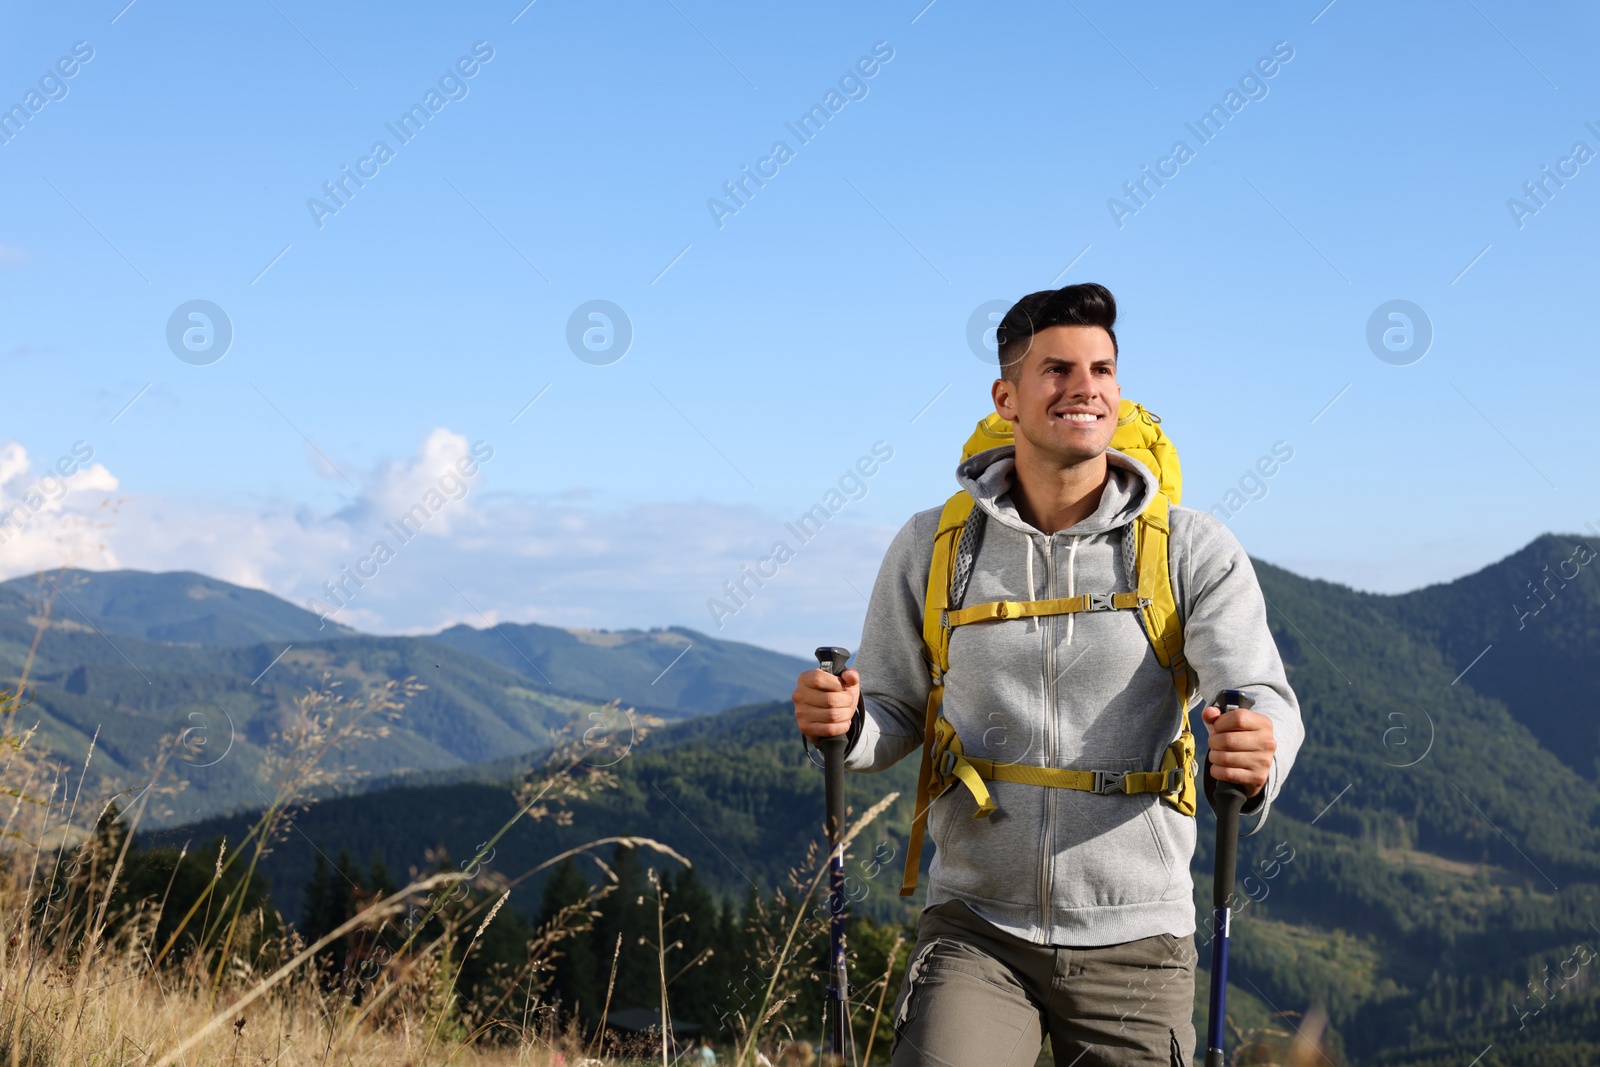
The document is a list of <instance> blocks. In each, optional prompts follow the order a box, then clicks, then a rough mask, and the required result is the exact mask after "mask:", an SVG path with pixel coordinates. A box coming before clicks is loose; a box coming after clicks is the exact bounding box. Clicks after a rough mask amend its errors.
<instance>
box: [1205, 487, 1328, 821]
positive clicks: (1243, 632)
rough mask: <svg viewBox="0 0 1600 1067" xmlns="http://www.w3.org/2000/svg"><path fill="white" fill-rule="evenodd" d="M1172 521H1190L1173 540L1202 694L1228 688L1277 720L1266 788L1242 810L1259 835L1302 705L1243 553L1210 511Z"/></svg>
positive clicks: (1298, 734)
mask: <svg viewBox="0 0 1600 1067" xmlns="http://www.w3.org/2000/svg"><path fill="white" fill-rule="evenodd" d="M1173 515H1174V518H1175V519H1176V518H1178V517H1180V516H1181V517H1184V518H1186V519H1187V520H1188V521H1187V522H1186V523H1184V526H1185V527H1186V534H1185V536H1184V537H1182V538H1179V537H1178V523H1177V522H1176V521H1174V523H1173V535H1174V538H1173V539H1174V541H1175V542H1179V543H1181V546H1182V548H1183V559H1182V562H1181V565H1180V566H1179V572H1180V573H1179V574H1178V575H1176V576H1175V577H1176V579H1177V581H1178V583H1179V589H1180V594H1179V595H1180V597H1181V600H1180V603H1181V604H1182V605H1183V616H1184V626H1183V648H1184V655H1185V656H1186V657H1187V658H1188V660H1189V666H1190V668H1191V669H1192V670H1193V671H1194V674H1195V679H1196V682H1197V684H1198V685H1199V687H1200V695H1201V696H1202V697H1203V698H1204V699H1205V700H1206V701H1207V702H1209V701H1210V700H1211V698H1212V697H1214V696H1215V695H1216V694H1217V693H1218V692H1220V691H1221V690H1223V689H1239V690H1242V691H1243V692H1244V693H1246V694H1247V695H1248V696H1250V697H1251V698H1252V699H1253V700H1254V701H1255V710H1256V711H1257V712H1260V713H1261V714H1262V715H1265V716H1266V717H1267V718H1269V719H1271V720H1272V735H1273V738H1274V739H1275V740H1276V741H1277V743H1278V747H1277V751H1276V752H1274V753H1273V756H1272V767H1271V769H1270V770H1269V771H1268V773H1267V784H1266V787H1265V788H1264V789H1262V791H1261V792H1260V793H1258V794H1257V795H1256V796H1254V797H1252V798H1250V800H1249V801H1247V802H1246V803H1245V806H1244V814H1246V815H1254V814H1259V815H1260V818H1259V819H1258V820H1257V821H1256V825H1255V827H1254V828H1253V829H1252V830H1250V831H1249V834H1254V833H1257V832H1259V831H1260V830H1261V827H1262V826H1263V825H1265V823H1266V821H1267V812H1268V810H1269V809H1270V808H1271V806H1272V802H1273V800H1274V799H1275V798H1276V797H1277V795H1278V790H1279V789H1281V788H1282V786H1283V780H1284V778H1285V777H1287V775H1288V774H1289V770H1290V768H1292V767H1293V766H1294V759H1295V755H1296V753H1298V752H1299V750H1300V743H1301V741H1303V740H1304V739H1305V727H1304V725H1303V724H1302V722H1301V720H1300V704H1299V701H1298V700H1296V698H1295V695H1294V690H1293V689H1291V688H1289V681H1288V678H1287V677H1286V676H1285V674H1284V670H1283V660H1282V659H1281V658H1280V657H1279V655H1278V646H1277V643H1276V642H1274V641H1273V639H1272V632H1271V630H1270V629H1268V627H1267V605H1266V600H1265V598H1264V597H1262V595H1261V586H1260V585H1259V584H1258V583H1257V581H1256V571H1255V566H1254V565H1253V564H1252V563H1251V562H1250V557H1249V556H1248V555H1247V554H1246V553H1245V550H1244V546H1243V545H1241V544H1240V543H1239V539H1238V538H1237V537H1235V536H1234V534H1233V531H1232V530H1230V529H1229V528H1228V527H1227V525H1226V524H1224V523H1223V522H1222V521H1221V520H1220V519H1218V518H1217V517H1216V516H1214V515H1212V514H1211V513H1210V512H1205V511H1196V510H1193V509H1189V508H1182V509H1174V510H1173ZM1174 547H1177V545H1175V546H1174ZM1174 562H1177V561H1174ZM1249 834H1246V835H1244V836H1249Z"/></svg>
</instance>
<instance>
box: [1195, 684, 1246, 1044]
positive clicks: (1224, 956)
mask: <svg viewBox="0 0 1600 1067" xmlns="http://www.w3.org/2000/svg"><path fill="white" fill-rule="evenodd" d="M1211 704H1212V706H1214V707H1216V708H1218V709H1220V710H1221V711H1222V712H1223V713H1224V714H1226V713H1227V712H1230V711H1232V710H1234V709H1235V708H1249V707H1254V706H1255V701H1253V700H1251V699H1250V698H1249V697H1247V696H1245V695H1244V694H1243V693H1241V692H1239V690H1237V689H1224V690H1223V691H1222V692H1220V693H1218V694H1217V698H1216V699H1215V700H1213V701H1212V702H1211ZM1206 800H1208V801H1210V803H1211V810H1212V811H1214V812H1216V815H1217V854H1216V869H1215V871H1214V874H1213V881H1212V883H1211V923H1212V928H1213V931H1214V933H1213V936H1212V939H1211V1008H1210V1012H1209V1013H1208V1015H1207V1020H1206V1067H1224V1064H1225V1062H1226V1061H1225V1060H1224V1059H1223V1055H1222V1028H1223V1021H1224V1019H1225V1018H1226V1016H1227V1010H1228V921H1229V917H1230V916H1231V915H1232V911H1233V908H1232V904H1233V875H1234V870H1235V868H1236V867H1237V866H1238V858H1239V809H1240V808H1242V807H1244V802H1245V795H1244V790H1243V789H1242V788H1240V787H1239V786H1237V785H1235V784H1234V783H1233V782H1220V781H1218V780H1216V779H1215V778H1213V777H1212V776H1211V759H1210V754H1209V753H1208V754H1207V757H1206Z"/></svg>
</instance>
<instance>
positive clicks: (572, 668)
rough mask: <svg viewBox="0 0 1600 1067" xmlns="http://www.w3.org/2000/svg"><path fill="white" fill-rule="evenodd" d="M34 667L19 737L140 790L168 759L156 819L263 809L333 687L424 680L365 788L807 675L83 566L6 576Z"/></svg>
mask: <svg viewBox="0 0 1600 1067" xmlns="http://www.w3.org/2000/svg"><path fill="white" fill-rule="evenodd" d="M25 664H26V665H27V689H28V693H29V695H30V697H31V703H30V704H29V705H28V706H27V707H26V709H24V711H22V712H21V713H20V714H19V722H18V725H19V727H20V728H27V727H30V726H35V725H36V726H37V733H36V735H35V736H36V739H35V743H36V744H39V745H42V746H44V747H45V748H47V749H49V750H50V751H52V752H54V753H55V754H57V755H59V756H60V757H62V758H63V759H64V760H65V762H66V763H68V764H71V765H79V764H82V763H83V761H84V759H85V756H86V755H87V753H88V751H89V747H90V745H91V743H93V745H94V747H95V757H94V759H93V760H91V761H90V763H89V772H88V775H89V777H88V782H89V784H90V786H91V787H93V788H96V789H99V790H100V791H101V792H105V793H108V794H109V793H113V792H116V791H117V790H118V789H127V790H129V791H130V793H136V792H137V791H138V790H140V789H142V788H143V786H144V785H145V784H146V783H147V782H148V781H149V780H150V774H151V767H152V764H153V762H154V760H155V758H156V755H157V753H158V752H159V751H161V750H162V749H163V745H171V746H174V748H173V751H174V756H173V758H172V759H171V760H170V761H169V767H170V773H169V775H168V779H169V780H170V779H175V782H176V784H177V785H180V786H181V791H180V792H178V793H177V795H176V796H172V797H166V796H163V797H162V798H161V799H160V800H158V801H156V802H154V803H153V804H152V806H151V807H150V810H149V811H148V812H147V814H146V819H147V822H148V824H150V825H156V826H160V825H165V824H168V823H171V822H173V821H177V820H192V819H196V818H205V817H208V816H212V815H216V814H221V813H225V812H229V811H236V810H242V809H247V808H250V807H253V806H257V805H260V804H261V803H263V802H264V801H265V800H266V797H265V795H264V794H263V793H262V792H261V786H260V781H259V779H260V777H261V766H262V760H263V758H264V756H265V754H266V752H267V750H268V749H269V747H270V746H271V745H272V744H273V739H274V737H275V736H277V735H279V734H280V733H281V732H282V730H283V729H284V727H285V725H286V724H287V723H288V722H289V720H290V717H291V715H292V714H293V712H294V708H295V700H296V698H297V697H299V696H301V695H302V694H304V693H306V692H307V691H308V690H310V689H314V688H317V687H319V686H320V685H321V684H322V679H323V678H324V676H327V677H328V678H330V679H332V680H335V681H338V682H339V683H340V685H341V690H340V691H342V692H344V693H346V694H349V695H351V696H357V695H360V694H363V693H370V692H372V691H373V690H374V689H375V687H377V686H380V685H382V684H383V683H385V682H387V681H396V682H398V681H402V680H404V679H405V678H408V677H415V678H416V679H418V680H419V681H420V683H421V684H422V685H424V686H425V687H426V688H425V689H424V690H423V691H422V692H421V693H420V694H418V695H417V696H416V697H415V698H414V699H413V700H411V701H410V703H409V704H408V706H407V707H406V708H405V712H404V714H403V716H401V718H400V719H399V721H397V722H395V723H394V724H392V726H391V727H390V729H389V736H387V737H386V738H384V740H383V743H382V744H381V745H360V746H355V747H352V748H351V749H350V751H349V752H348V753H345V754H344V757H345V759H346V760H347V762H348V763H349V764H350V766H351V768H352V769H353V770H354V771H356V772H357V774H358V777H357V778H356V779H355V780H354V782H353V784H355V785H358V786H360V787H363V788H364V787H366V786H369V785H370V784H371V783H372V782H375V781H381V780H384V779H385V778H389V777H393V776H396V775H401V776H403V775H406V774H410V773H416V772H429V771H435V772H436V771H442V770H448V769H452V768H463V767H467V766H469V765H474V764H478V763H482V762H484V761H489V760H496V759H502V758H506V757H509V756H515V755H517V754H519V753H527V752H531V751H534V750H537V749H540V748H542V747H545V746H548V745H549V744H550V742H551V739H552V737H553V736H554V734H555V733H556V732H558V731H560V730H562V729H564V728H571V727H573V726H574V725H578V726H580V727H587V725H588V723H589V722H591V721H599V720H602V719H608V718H610V717H614V716H615V715H616V714H617V711H618V710H619V709H626V708H633V709H636V710H637V712H639V713H642V714H651V715H655V716H657V717H659V718H662V719H665V720H675V719H681V718H685V717H688V716H694V715H700V714H703V713H705V712H709V711H715V710H718V709H720V708H724V707H728V706H731V705H733V704H740V703H748V702H750V701H755V700H768V699H772V698H774V697H776V696H779V695H781V694H783V693H786V692H788V691H789V690H790V689H792V688H793V686H794V676H795V674H796V672H797V671H798V670H800V669H803V667H804V664H803V662H802V661H800V660H798V659H795V658H793V657H790V656H785V655H782V654H780V653H776V652H771V651H768V650H766V649H761V648H756V647H754V646H751V645H743V644H739V643H737V642H730V641H721V640H718V639H716V638H712V637H708V636H706V635H704V634H700V633H696V632H695V631H693V630H687V629H682V628H671V629H660V630H649V631H639V630H627V631H596V630H579V629H573V630H563V629H558V628H555V627H549V626H538V625H531V624H530V625H519V624H514V623H505V624H501V625H498V626H494V627H492V628H488V629H483V630H475V629H473V628H471V627H467V626H453V627H451V628H449V629H447V630H445V631H443V632H442V633H439V634H434V635H428V636H375V635H370V634H362V633H358V632H356V631H354V630H351V629H349V628H347V627H344V626H339V625H334V624H329V625H326V626H324V625H323V623H322V622H321V620H320V619H319V618H318V616H317V615H315V614H314V613H312V612H309V611H305V610H303V609H301V608H298V607H296V606H294V605H292V604H289V603H287V602H286V601H284V600H281V599H279V598H278V597H275V596H273V595H271V594H270V593H265V592H262V591H259V590H255V589H245V588H241V587H239V586H236V585H232V584H230V583H227V582H223V581H219V580H218V579H215V578H209V577H207V576H205V575H201V574H194V573H190V572H171V573H165V574H151V573H146V572H140V571H81V570H67V571H61V572H49V573H42V574H38V575H33V576H28V577H23V578H15V579H12V580H10V581H7V582H4V583H0V671H3V672H4V675H5V677H6V678H7V679H8V682H7V684H8V685H13V686H14V684H15V680H17V679H19V678H20V677H21V676H22V672H23V670H24V665H25ZM614 702H617V704H618V707H617V708H613V707H611V705H613V703H614ZM581 732H582V730H580V733H581ZM153 795H154V794H153Z"/></svg>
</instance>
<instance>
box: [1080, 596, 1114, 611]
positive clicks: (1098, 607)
mask: <svg viewBox="0 0 1600 1067" xmlns="http://www.w3.org/2000/svg"><path fill="white" fill-rule="evenodd" d="M1084 595H1085V596H1087V597H1088V598H1089V610H1090V611H1112V610H1114V605H1113V604H1112V603H1111V598H1112V596H1113V595H1115V594H1112V593H1085V594H1084Z"/></svg>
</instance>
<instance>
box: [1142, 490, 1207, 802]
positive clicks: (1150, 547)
mask: <svg viewBox="0 0 1600 1067" xmlns="http://www.w3.org/2000/svg"><path fill="white" fill-rule="evenodd" d="M1133 533H1134V546H1135V557H1136V560H1137V563H1136V564H1135V565H1136V566H1137V568H1138V571H1139V600H1140V602H1141V603H1142V604H1143V605H1144V610H1143V611H1141V612H1140V613H1139V617H1140V619H1142V620H1143V622H1144V628H1145V634H1146V635H1147V636H1148V637H1149V638H1150V647H1151V649H1152V650H1153V651H1154V652H1155V654H1156V662H1158V663H1160V664H1161V665H1162V666H1163V667H1165V668H1167V670H1169V671H1171V672H1172V687H1173V689H1175V690H1176V691H1177V695H1178V718H1179V722H1180V723H1181V726H1180V730H1179V734H1178V738H1177V740H1175V741H1173V742H1172V744H1171V745H1169V746H1167V750H1166V752H1165V753H1164V754H1163V756H1162V758H1161V769H1162V770H1163V771H1165V770H1169V769H1174V768H1176V769H1179V770H1181V771H1182V772H1183V775H1182V778H1183V782H1182V785H1181V786H1179V788H1178V790H1177V792H1176V795H1171V794H1163V799H1164V800H1166V801H1167V802H1168V803H1169V804H1171V805H1172V806H1173V807H1175V808H1177V809H1178V810H1179V811H1180V812H1182V813H1183V814H1185V815H1193V814H1194V813H1195V810H1196V802H1197V799H1198V797H1197V795H1196V792H1195V785H1194V778H1195V774H1196V772H1197V769H1196V767H1195V740H1194V734H1193V732H1192V731H1191V730H1190V729H1189V704H1190V701H1191V700H1192V699H1193V697H1194V692H1195V686H1196V680H1195V677H1194V672H1193V671H1191V670H1190V669H1189V661H1188V659H1187V658H1185V656H1184V654H1183V621H1182V619H1181V617H1180V616H1179V614H1178V599H1177V596H1176V595H1175V594H1174V592H1173V589H1172V568H1171V564H1170V561H1171V553H1170V552H1169V547H1170V541H1171V537H1172V515H1171V509H1170V505H1169V503H1168V501H1167V496H1166V494H1165V493H1157V494H1156V495H1155V497H1154V498H1153V499H1152V500H1151V501H1150V504H1149V505H1148V506H1147V507H1146V508H1145V509H1144V511H1143V512H1141V513H1140V515H1139V517H1138V518H1137V519H1135V520H1134V528H1133Z"/></svg>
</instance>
